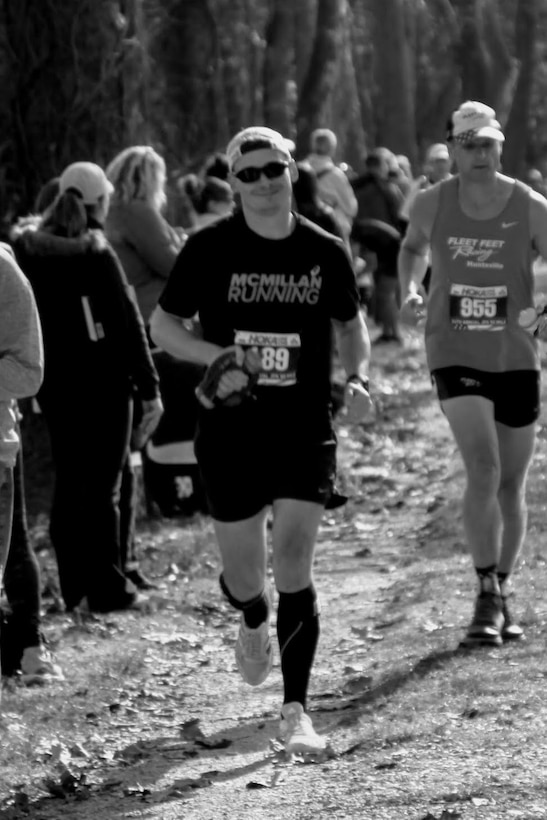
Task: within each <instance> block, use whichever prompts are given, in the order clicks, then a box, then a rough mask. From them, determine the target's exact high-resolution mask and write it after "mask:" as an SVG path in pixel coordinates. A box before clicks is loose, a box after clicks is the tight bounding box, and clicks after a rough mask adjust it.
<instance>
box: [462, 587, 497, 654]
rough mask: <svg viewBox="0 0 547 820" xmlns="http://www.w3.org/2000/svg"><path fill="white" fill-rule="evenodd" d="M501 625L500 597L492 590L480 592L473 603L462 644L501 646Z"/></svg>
mask: <svg viewBox="0 0 547 820" xmlns="http://www.w3.org/2000/svg"><path fill="white" fill-rule="evenodd" d="M502 627H503V611H502V599H501V596H500V595H496V594H495V593H493V592H481V594H480V595H479V596H478V597H477V601H476V604H475V614H474V615H473V620H472V621H471V623H470V625H469V628H468V630H467V634H466V636H465V638H464V639H463V640H462V642H461V645H462V646H501V644H502V637H501V630H502Z"/></svg>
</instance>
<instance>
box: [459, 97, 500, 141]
mask: <svg viewBox="0 0 547 820" xmlns="http://www.w3.org/2000/svg"><path fill="white" fill-rule="evenodd" d="M477 137H487V138H489V139H493V140H498V142H503V141H504V140H505V137H504V136H503V132H502V130H501V125H500V124H499V122H498V121H497V119H496V112H495V111H494V109H493V108H490V106H489V105H485V104H484V103H481V102H475V101H473V100H467V102H464V103H462V104H461V105H460V107H459V108H458V110H457V111H454V113H453V114H452V133H451V138H452V139H453V140H454V141H455V142H470V141H471V140H473V139H476V138H477Z"/></svg>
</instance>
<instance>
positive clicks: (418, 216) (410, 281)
mask: <svg viewBox="0 0 547 820" xmlns="http://www.w3.org/2000/svg"><path fill="white" fill-rule="evenodd" d="M438 199H439V192H438V189H437V188H430V189H429V190H427V191H422V192H420V193H418V194H417V196H416V199H415V200H414V202H413V203H412V205H411V208H410V213H409V223H408V228H407V231H406V234H405V237H404V239H403V242H402V244H401V250H400V251H399V259H398V271H399V283H400V285H401V301H402V302H405V301H406V299H407V297H409V296H414V295H415V294H416V293H417V292H418V288H419V286H420V285H421V283H422V280H423V278H424V276H425V274H426V271H427V266H428V252H429V242H430V238H431V230H432V227H433V221H434V218H435V212H436V210H437V205H438Z"/></svg>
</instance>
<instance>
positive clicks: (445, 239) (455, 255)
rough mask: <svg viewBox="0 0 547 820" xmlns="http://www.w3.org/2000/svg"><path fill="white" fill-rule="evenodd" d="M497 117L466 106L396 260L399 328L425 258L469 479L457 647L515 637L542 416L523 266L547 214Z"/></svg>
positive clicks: (542, 244) (448, 398)
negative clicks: (467, 580)
mask: <svg viewBox="0 0 547 820" xmlns="http://www.w3.org/2000/svg"><path fill="white" fill-rule="evenodd" d="M495 116H496V115H495V112H494V111H493V110H492V109H491V108H490V107H489V106H487V105H484V104H483V103H480V102H472V101H468V102H465V103H463V104H462V105H461V106H460V108H458V110H457V111H455V112H454V113H453V114H452V117H451V119H450V122H449V128H448V140H449V143H450V146H451V154H452V157H453V160H454V162H455V164H456V170H457V174H456V175H455V176H454V177H452V178H451V179H449V180H447V181H445V182H441V183H440V184H439V185H436V186H434V187H432V188H430V189H429V190H427V191H424V192H423V193H421V194H419V195H418V197H417V198H416V201H415V203H414V206H413V208H412V209H411V211H410V223H409V227H408V230H407V233H406V236H405V239H404V242H403V245H402V247H401V252H400V255H399V275H400V280H401V289H402V298H403V305H402V317H403V319H405V320H406V321H410V322H416V321H418V320H419V319H420V318H421V317H423V316H424V315H425V310H424V304H423V301H422V298H421V296H420V295H419V294H418V286H419V284H420V282H421V279H422V277H423V274H424V272H425V269H426V265H427V253H428V249H429V246H431V265H432V276H431V285H430V291H429V298H428V302H427V320H426V326H425V342H426V352H427V360H428V365H429V368H430V370H431V374H432V377H433V381H434V383H435V386H436V389H437V393H438V396H439V400H440V402H441V407H442V409H443V412H444V413H445V415H446V418H447V419H448V423H449V424H450V427H451V429H452V433H453V435H454V438H455V440H456V444H457V446H458V448H459V450H460V452H461V455H462V458H463V462H464V465H465V468H466V474H467V484H466V488H465V495H464V501H463V519H464V528H465V532H466V537H467V541H468V544H469V548H470V552H471V556H472V559H473V562H474V565H475V569H476V572H477V575H478V579H479V591H478V597H477V601H476V607H475V613H474V617H473V619H472V621H471V624H470V626H469V629H468V630H467V634H466V636H465V638H464V640H463V644H464V645H466V646H472V645H474V644H477V643H478V644H493V645H499V644H501V643H502V641H504V640H514V639H519V638H522V637H523V631H522V629H521V627H520V626H519V625H518V624H516V623H514V622H513V620H512V617H511V614H510V612H509V608H508V606H507V594H508V586H507V579H508V577H509V575H510V573H511V571H512V570H513V568H514V566H515V563H516V561H517V557H518V555H519V551H520V549H521V546H522V543H523V541H524V536H525V532H526V520H527V511H526V502H525V482H526V474H527V471H528V467H529V464H530V461H531V458H532V454H533V450H534V442H535V422H536V420H537V418H538V415H539V401H540V392H539V374H540V361H539V356H538V350H537V343H536V339H535V338H534V336H533V330H534V328H535V327H536V326H537V322H536V323H535V324H533V326H532V328H531V330H532V333H530V332H528V331H527V330H526V329H524V327H522V326H521V325H520V324H519V317H520V318H521V321H522V320H523V318H524V316H525V315H526V314H525V311H529V310H530V308H532V314H533V315H534V316H535V312H534V310H533V307H534V280H533V274H532V258H533V255H534V252H539V253H540V254H541V256H542V257H543V258H547V202H546V201H545V199H544V198H543V197H541V196H540V195H539V194H537V193H536V192H535V191H532V190H530V188H528V187H527V186H525V185H523V184H522V183H520V182H518V181H516V180H514V179H511V178H510V177H507V176H505V175H503V174H501V173H500V170H499V169H500V164H501V153H502V145H503V141H504V135H503V133H502V131H501V128H500V125H499V123H498V122H497V121H496V119H495Z"/></svg>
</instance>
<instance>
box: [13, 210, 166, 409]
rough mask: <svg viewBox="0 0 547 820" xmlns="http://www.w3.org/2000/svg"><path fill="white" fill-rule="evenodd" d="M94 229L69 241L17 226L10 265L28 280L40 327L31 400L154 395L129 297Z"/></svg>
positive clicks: (152, 370) (31, 226) (155, 388)
mask: <svg viewBox="0 0 547 820" xmlns="http://www.w3.org/2000/svg"><path fill="white" fill-rule="evenodd" d="M99 228H100V226H98V223H97V229H95V228H94V229H91V230H88V231H86V233H84V234H83V235H82V236H81V237H78V238H74V239H69V238H65V237H61V236H56V235H54V234H51V233H49V232H47V231H44V230H41V228H40V223H39V222H37V223H32V222H31V223H28V222H27V223H26V224H21V225H19V226H18V227H17V228H16V229H15V230H14V232H13V234H12V241H13V247H14V250H15V253H16V256H17V260H18V261H19V264H20V265H21V268H22V269H23V271H24V272H25V274H26V276H27V277H28V279H29V280H30V283H31V285H32V288H33V290H34V294H35V297H36V303H37V305H38V310H39V313H40V319H41V322H42V330H43V338H44V353H45V374H44V383H43V386H42V389H41V390H40V393H39V395H38V401H39V402H40V404H41V405H42V404H43V402H44V401H49V402H51V403H58V402H60V401H61V397H66V396H71V395H72V396H75V395H79V396H81V397H85V396H86V395H88V396H91V395H93V396H103V397H104V399H105V401H108V397H109V395H114V394H116V395H119V394H120V393H122V395H129V393H130V392H131V391H132V390H133V388H136V389H137V390H138V393H139V396H140V398H141V399H143V400H151V399H154V398H156V397H157V395H158V375H157V372H156V369H155V367H154V364H153V361H152V357H151V354H150V349H149V346H148V342H147V339H146V333H145V330H144V324H143V321H142V317H141V315H140V313H139V310H138V307H137V304H136V300H135V296H134V293H133V291H132V289H131V288H130V287H129V285H128V282H127V279H126V277H125V274H124V271H123V269H122V268H121V265H120V263H119V260H118V258H117V256H116V254H115V253H114V251H113V250H112V248H111V246H110V245H109V243H108V242H107V240H106V238H105V236H104V234H103V233H102V231H101V230H99Z"/></svg>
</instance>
